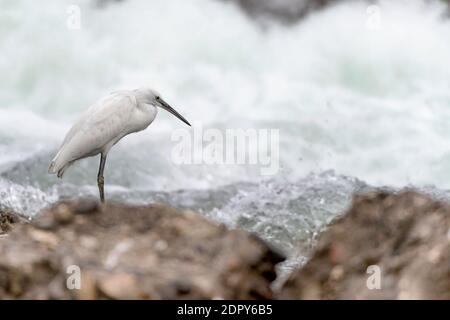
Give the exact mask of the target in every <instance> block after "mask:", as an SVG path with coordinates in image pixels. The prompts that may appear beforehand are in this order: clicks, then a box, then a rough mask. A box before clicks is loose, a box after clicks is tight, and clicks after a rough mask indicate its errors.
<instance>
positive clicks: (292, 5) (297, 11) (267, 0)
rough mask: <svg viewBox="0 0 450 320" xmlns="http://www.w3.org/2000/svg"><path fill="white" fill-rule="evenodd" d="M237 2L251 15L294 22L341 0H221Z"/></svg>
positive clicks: (283, 21) (288, 22)
mask: <svg viewBox="0 0 450 320" xmlns="http://www.w3.org/2000/svg"><path fill="white" fill-rule="evenodd" d="M222 1H233V2H237V3H238V4H239V5H240V7H242V8H243V9H244V10H245V12H247V13H248V14H249V15H250V16H251V17H254V18H262V19H269V20H276V21H280V22H282V23H287V24H290V23H294V22H297V21H298V20H300V19H301V18H303V17H305V16H306V15H307V14H308V13H310V12H312V11H315V10H318V9H321V8H324V7H326V6H328V5H330V4H334V3H337V2H342V1H343V0H277V1H273V0H222Z"/></svg>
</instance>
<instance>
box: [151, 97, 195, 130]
mask: <svg viewBox="0 0 450 320" xmlns="http://www.w3.org/2000/svg"><path fill="white" fill-rule="evenodd" d="M157 101H158V102H159V104H160V107H161V108H163V109H164V110H166V111H169V112H170V113H171V114H173V115H174V116H175V117H177V118H178V119H180V120H181V121H183V122H184V123H186V124H187V125H188V126H191V124H190V123H189V121H187V120H186V119H185V118H184V117H183V116H182V115H181V114H179V113H178V112H177V111H176V110H175V109H174V108H172V107H171V106H170V105H169V104H168V103H167V102H165V101H164V100H163V99H161V98H157Z"/></svg>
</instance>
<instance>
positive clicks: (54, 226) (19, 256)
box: [0, 200, 284, 299]
mask: <svg viewBox="0 0 450 320" xmlns="http://www.w3.org/2000/svg"><path fill="white" fill-rule="evenodd" d="M3 221H6V222H5V223H3ZM10 223H11V222H10V218H9V215H4V216H3V217H2V229H4V230H7V229H8V230H9V229H11V226H10ZM0 256H1V257H2V258H1V259H0V299H16V298H31V299H178V298H180V299H181V298H183V299H271V298H273V293H272V291H271V289H270V284H271V282H272V281H273V280H274V279H275V277H276V273H275V265H276V264H277V263H279V262H280V261H283V259H284V258H283V257H282V256H281V255H280V254H278V253H277V252H275V251H274V250H272V249H271V248H269V247H268V246H267V245H266V244H264V243H263V242H262V241H261V240H259V239H258V238H256V237H255V236H252V235H250V234H247V233H245V232H243V231H239V230H227V229H226V228H225V227H224V226H222V225H217V224H215V223H212V222H210V221H208V220H206V219H205V218H203V217H202V216H200V215H199V214H196V213H194V212H191V211H180V210H177V209H174V208H170V207H167V206H164V205H152V206H147V207H129V206H124V205H120V204H108V205H105V206H99V205H98V204H97V202H96V201H88V200H83V201H76V202H62V203H59V204H57V205H55V206H54V207H52V208H49V209H48V210H46V211H45V212H43V213H42V214H41V215H40V216H39V217H38V218H37V219H35V220H34V221H33V222H32V223H24V224H19V225H17V226H15V227H14V230H12V231H10V232H9V233H8V234H7V236H6V237H3V238H1V239H0ZM77 272H78V273H79V275H80V278H81V279H80V280H81V281H80V282H79V284H80V286H79V288H78V287H77V279H76V278H75V277H76V276H77V274H76V273H77Z"/></svg>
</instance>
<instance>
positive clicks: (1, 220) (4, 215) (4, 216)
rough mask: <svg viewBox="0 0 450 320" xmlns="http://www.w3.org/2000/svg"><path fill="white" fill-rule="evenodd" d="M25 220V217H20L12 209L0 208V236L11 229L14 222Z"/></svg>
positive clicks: (23, 221)
mask: <svg viewBox="0 0 450 320" xmlns="http://www.w3.org/2000/svg"><path fill="white" fill-rule="evenodd" d="M25 222H27V221H26V219H25V218H22V217H21V216H20V215H18V214H16V213H14V212H13V211H12V210H8V209H0V236H2V235H5V234H6V233H8V232H9V231H11V230H12V228H13V227H14V225H15V224H17V223H25Z"/></svg>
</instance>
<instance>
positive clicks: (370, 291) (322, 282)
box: [280, 191, 450, 299]
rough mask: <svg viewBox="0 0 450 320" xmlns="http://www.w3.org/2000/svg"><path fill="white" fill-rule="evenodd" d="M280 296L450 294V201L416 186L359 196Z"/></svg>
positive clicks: (421, 296) (434, 296) (413, 296)
mask: <svg viewBox="0 0 450 320" xmlns="http://www.w3.org/2000/svg"><path fill="white" fill-rule="evenodd" d="M378 275H379V278H378ZM378 279H379V282H378ZM280 298H284V299H309V298H313V299H450V205H449V204H447V203H442V202H438V201H435V200H433V199H431V198H429V197H427V196H425V195H422V194H419V193H416V192H412V191H405V192H402V193H400V194H389V193H373V194H369V195H361V196H356V197H355V198H354V201H353V204H352V207H351V208H350V209H349V211H348V212H347V213H346V214H345V215H344V216H343V218H342V219H340V220H339V221H338V222H336V223H335V224H334V225H332V226H331V227H330V228H329V229H328V230H327V231H326V232H325V233H324V234H322V236H321V237H320V239H319V243H318V247H317V249H316V251H315V253H314V255H313V256H312V258H311V260H310V261H309V262H308V263H307V264H306V265H305V266H304V267H303V268H302V269H301V270H299V271H297V272H296V273H294V274H293V275H292V276H291V277H290V279H289V280H288V281H287V282H286V283H285V285H284V288H283V289H282V291H281V293H280Z"/></svg>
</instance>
